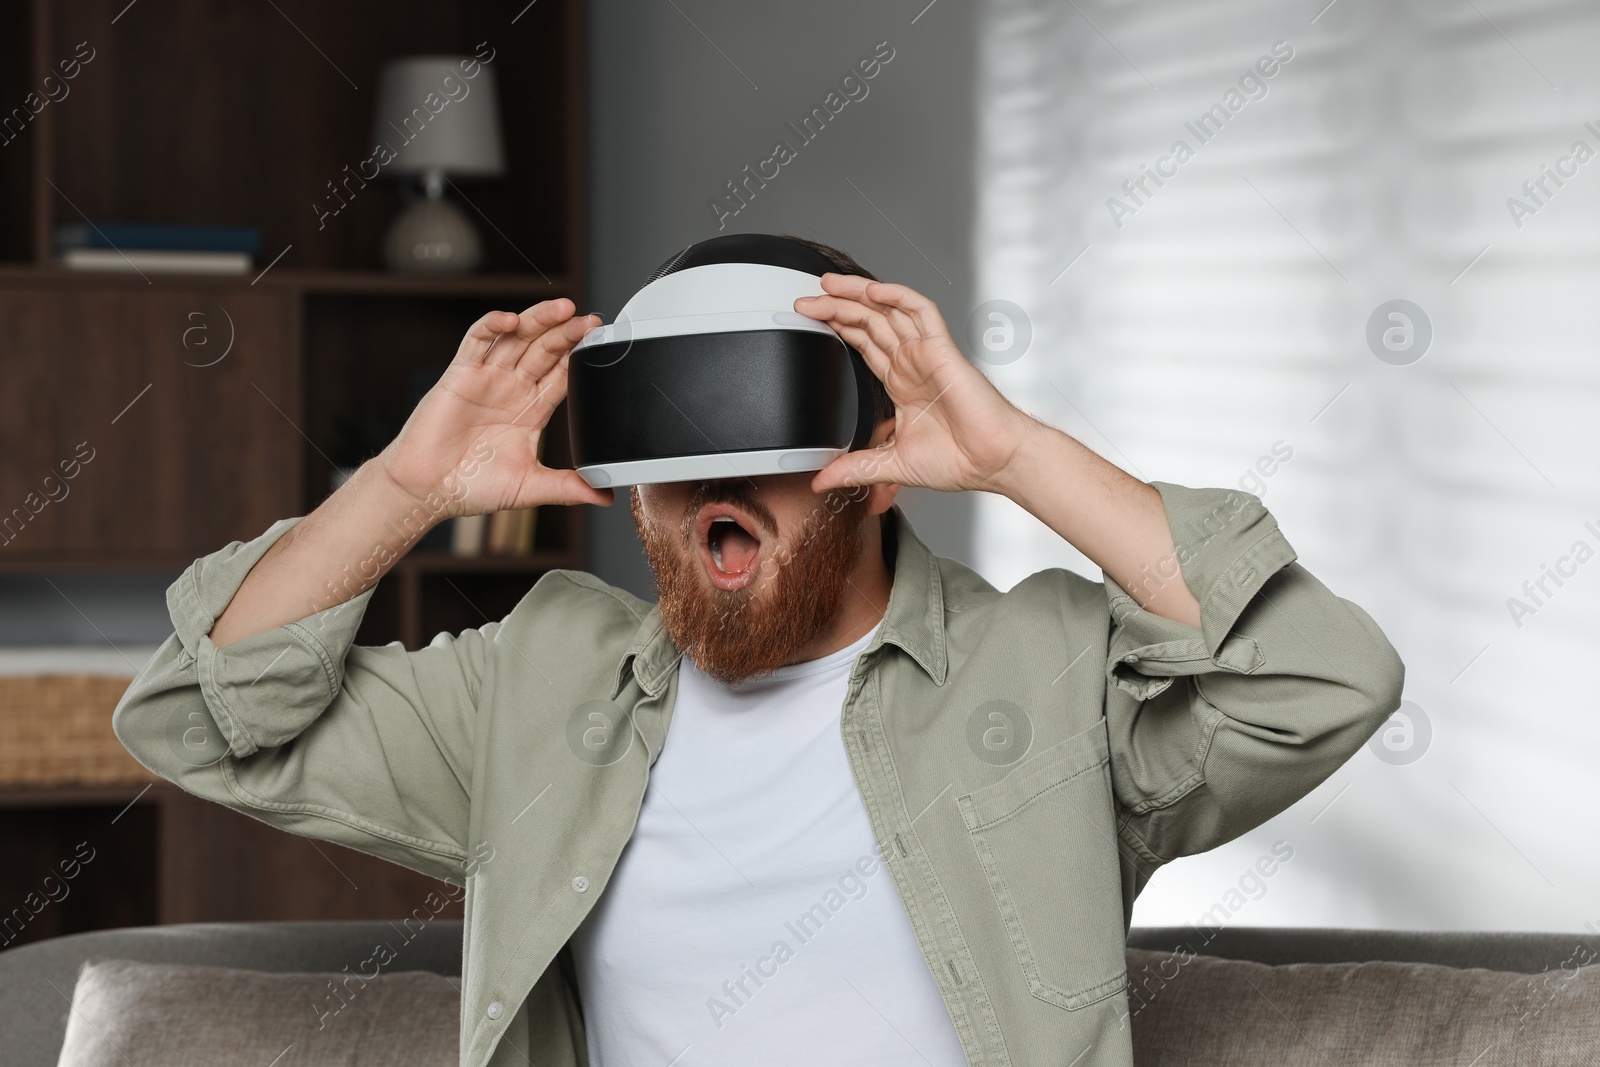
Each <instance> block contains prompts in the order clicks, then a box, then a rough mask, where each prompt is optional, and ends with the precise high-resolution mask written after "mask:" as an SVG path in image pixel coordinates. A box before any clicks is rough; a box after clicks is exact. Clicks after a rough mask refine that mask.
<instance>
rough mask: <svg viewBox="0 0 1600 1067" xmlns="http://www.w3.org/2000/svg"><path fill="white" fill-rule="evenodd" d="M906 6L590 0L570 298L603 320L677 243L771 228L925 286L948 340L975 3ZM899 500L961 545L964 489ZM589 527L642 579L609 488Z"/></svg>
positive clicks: (646, 577) (964, 549) (961, 309)
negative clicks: (578, 290)
mask: <svg viewBox="0 0 1600 1067" xmlns="http://www.w3.org/2000/svg"><path fill="white" fill-rule="evenodd" d="M925 3H926V0H912V2H910V3H896V4H892V5H879V4H874V5H860V4H851V3H842V2H837V0H832V2H825V3H813V4H795V5H781V6H779V5H770V6H769V5H751V4H739V3H731V2H726V0H710V2H704V0H703V2H692V0H679V2H676V3H665V4H638V3H624V2H621V0H596V2H595V3H593V4H591V7H590V14H589V18H590V26H589V33H590V57H591V67H590V83H589V84H590V114H589V130H590V137H591V145H590V152H591V155H590V174H591V176H592V178H591V186H590V190H589V232H590V234H591V243H590V249H589V254H590V262H591V267H590V272H591V273H590V278H589V291H590V293H591V294H592V301H591V303H592V305H593V306H592V307H590V308H587V309H583V310H592V311H595V312H598V313H599V314H600V315H601V316H603V317H604V318H605V320H606V321H607V322H610V321H611V320H612V319H613V317H614V316H615V315H616V313H617V310H618V309H619V308H620V307H621V306H622V304H623V302H624V301H626V300H627V298H628V297H629V296H630V295H632V293H633V292H634V290H636V289H637V288H638V287H639V286H640V285H642V284H643V283H644V281H645V279H646V278H647V277H648V275H649V272H650V271H652V270H654V269H655V268H656V267H657V266H658V265H659V264H660V263H661V262H662V261H664V260H665V259H667V258H668V257H669V256H671V255H672V254H673V253H675V252H677V251H678V250H679V249H681V248H683V247H684V246H685V245H689V244H692V243H694V242H696V241H702V240H705V239H706V238H708V237H714V236H716V235H717V234H718V233H719V232H720V233H736V232H762V233H779V232H784V233H796V234H800V235H802V236H806V237H810V238H812V239H814V240H818V241H823V242H826V243H828V244H831V245H835V246H837V247H839V248H842V249H844V250H845V251H847V252H849V253H850V254H852V255H853V256H855V258H856V259H857V260H858V261H859V262H860V263H861V264H862V265H863V266H864V267H866V268H867V269H868V270H870V271H872V272H873V273H874V274H876V275H878V276H879V277H880V278H883V279H885V280H888V281H896V282H901V283H904V284H906V285H909V286H911V287H912V288H913V289H916V290H918V291H919V292H922V293H925V294H926V295H928V296H929V297H930V298H932V299H933V300H935V301H937V302H938V304H939V307H940V309H941V311H942V312H943V314H944V318H945V321H946V322H947V323H948V324H949V325H950V327H951V329H952V331H954V332H956V334H957V336H958V337H959V336H960V332H961V329H962V324H963V323H964V322H965V320H966V316H967V312H968V310H969V309H970V307H971V304H972V295H971V291H972V277H973V269H972V220H973V202H974V200H973V177H974V173H975V171H976V167H975V159H974V153H975V150H976V139H975V133H974V107H973V93H972V86H973V76H974V66H975V61H976V43H975V42H976V28H975V16H974V12H973V9H972V8H971V7H970V6H967V5H962V4H958V3H955V2H953V0H941V2H937V3H935V4H933V5H932V6H931V7H928V8H926V9H924V8H925ZM919 13H920V14H919ZM913 20H915V21H914V22H913ZM883 41H887V42H888V43H889V46H890V47H892V48H893V49H894V53H893V58H891V59H890V60H889V61H888V62H887V63H885V64H883V65H882V66H881V69H880V70H879V71H878V73H877V75H876V76H875V77H873V78H872V79H871V80H867V81H864V82H863V84H864V85H865V87H866V89H867V92H866V94H865V96H862V95H861V91H860V89H859V88H855V87H854V86H852V87H851V91H852V92H853V94H854V95H855V96H857V97H860V99H857V100H853V101H850V102H849V103H846V104H845V105H844V106H843V107H842V109H840V111H839V113H838V114H837V115H834V116H832V118H831V120H830V121H829V122H828V123H827V124H826V126H825V127H823V128H822V130H821V132H820V133H818V134H817V135H816V136H815V137H814V139H813V140H811V141H810V142H804V141H802V139H801V138H800V137H799V136H798V135H797V134H796V133H795V131H794V130H793V129H791V128H790V127H789V123H790V122H793V123H794V124H795V125H796V126H799V125H800V120H801V119H802V118H803V117H804V116H805V115H807V114H809V113H810V112H811V110H812V109H813V108H816V107H821V106H823V103H824V98H825V97H827V95H828V94H829V92H830V91H836V90H838V86H839V82H840V79H841V78H843V77H844V76H845V75H846V74H847V73H850V72H851V71H852V70H853V68H854V67H855V65H856V63H857V61H858V60H860V59H863V58H866V57H869V56H871V55H872V54H873V51H874V49H875V48H876V47H877V45H878V44H879V43H880V42H883ZM887 51H888V50H887V49H885V50H884V52H885V54H887ZM840 96H841V97H843V96H844V94H843V93H842V92H841V93H840ZM835 106H837V104H835ZM825 110H826V109H825ZM780 140H781V141H786V142H788V144H789V145H790V146H791V148H792V149H793V150H794V153H795V155H794V158H793V159H792V160H791V161H790V162H788V163H787V164H784V165H783V166H782V167H781V168H780V170H779V173H778V175H777V177H776V178H774V179H772V180H771V181H769V182H767V183H766V185H765V187H764V188H759V187H757V188H756V191H755V193H754V195H753V196H751V197H750V198H749V202H748V204H747V205H746V206H745V207H743V208H742V209H741V210H740V211H739V212H738V214H737V215H733V216H731V217H728V218H726V219H724V220H723V228H722V229H720V230H719V228H718V220H717V216H716V214H715V213H714V212H713V211H712V209H711V208H710V207H709V206H708V204H709V202H710V201H712V200H713V199H714V198H718V197H719V196H725V195H726V193H727V190H726V183H727V182H729V181H731V180H734V179H736V178H743V177H744V175H743V174H742V171H743V168H744V167H745V166H746V165H749V166H750V167H751V170H752V172H754V169H755V167H756V165H757V164H758V163H760V162H762V161H764V160H766V159H768V158H769V157H771V156H772V155H773V150H774V146H775V144H776V143H777V142H778V141H780ZM767 170H768V173H771V168H770V167H768V168H767ZM901 500H902V501H903V503H904V506H905V509H906V512H907V514H908V515H909V516H910V518H911V521H912V524H913V525H914V526H915V528H916V530H917V533H918V535H919V536H921V537H922V538H923V539H924V540H925V541H927V542H928V544H929V545H930V546H931V547H932V548H933V549H934V551H936V552H940V553H942V554H945V555H950V556H954V557H956V558H958V559H963V560H967V559H970V555H971V547H972V546H971V537H972V535H971V500H970V498H967V497H964V496H952V495H949V494H942V493H929V492H926V491H924V490H909V491H906V492H903V493H902V494H901ZM590 529H591V536H590V552H591V568H592V569H593V570H594V571H595V573H597V574H598V575H600V576H601V577H602V578H604V579H606V580H607V581H610V582H614V583H616V584H618V585H622V586H625V587H627V588H629V589H632V590H633V591H634V592H636V593H638V594H639V595H641V596H647V595H650V591H651V585H652V583H651V579H650V573H649V569H648V567H647V566H646V564H645V561H644V557H643V555H642V552H641V550H640V548H639V543H638V537H637V535H636V533H635V530H634V526H633V520H632V518H631V517H630V516H629V514H628V505H627V499H626V497H625V496H623V495H622V494H619V495H618V500H617V502H616V503H614V504H613V505H612V506H611V507H610V508H607V509H594V510H593V512H592V522H591V525H590Z"/></svg>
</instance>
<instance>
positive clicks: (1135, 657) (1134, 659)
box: [1122, 652, 1139, 663]
mask: <svg viewBox="0 0 1600 1067" xmlns="http://www.w3.org/2000/svg"><path fill="white" fill-rule="evenodd" d="M1122 662H1124V663H1138V662H1139V654H1138V653H1137V652H1129V653H1128V654H1127V655H1126V656H1123V657H1122Z"/></svg>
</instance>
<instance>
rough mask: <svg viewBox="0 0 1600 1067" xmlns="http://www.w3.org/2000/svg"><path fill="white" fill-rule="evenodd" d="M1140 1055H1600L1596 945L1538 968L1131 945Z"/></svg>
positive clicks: (1557, 1059)
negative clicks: (1288, 957)
mask: <svg viewBox="0 0 1600 1067" xmlns="http://www.w3.org/2000/svg"><path fill="white" fill-rule="evenodd" d="M1127 955H1128V1015H1129V1019H1128V1020H1125V1021H1127V1022H1129V1023H1130V1024H1131V1025H1132V1027H1133V1050H1134V1061H1135V1062H1136V1063H1138V1064H1139V1065H1140V1067H1166V1065H1178V1064H1183V1065H1188V1064H1201V1063H1205V1064H1211V1063H1216V1064H1224V1063H1225V1064H1229V1065H1230V1067H1257V1065H1259V1067H1301V1065H1306V1067H1330V1065H1337V1067H1344V1065H1346V1064H1362V1065H1364V1067H1390V1065H1394V1067H1401V1065H1404V1067H1414V1065H1427V1064H1440V1065H1445V1064H1449V1065H1452V1067H1468V1065H1471V1067H1505V1065H1510V1064H1516V1065H1518V1067H1557V1065H1569V1064H1572V1065H1576V1064H1594V1063H1597V1062H1600V967H1584V966H1582V964H1584V963H1587V962H1589V960H1590V959H1593V958H1594V956H1593V954H1592V953H1587V954H1575V955H1573V956H1569V957H1568V958H1566V959H1565V960H1552V961H1551V966H1550V968H1549V969H1548V970H1546V971H1544V972H1542V973H1540V974H1514V973H1510V972H1505V971H1489V970H1484V969H1483V968H1480V967H1471V968H1455V967H1442V966H1439V965H1437V964H1431V963H1389V962H1381V963H1290V964H1282V965H1279V966H1268V965H1267V964H1262V963H1255V962H1252V961H1248V960H1228V959H1221V958H1219V957H1216V956H1201V955H1195V954H1194V953H1192V952H1189V951H1187V950H1180V951H1176V952H1152V951H1147V950H1144V949H1134V948H1130V949H1128V953H1127Z"/></svg>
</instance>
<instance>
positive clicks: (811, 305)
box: [795, 296, 903, 378]
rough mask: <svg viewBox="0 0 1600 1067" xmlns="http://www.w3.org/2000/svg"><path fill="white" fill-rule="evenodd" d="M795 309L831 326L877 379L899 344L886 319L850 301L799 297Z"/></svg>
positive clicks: (836, 298) (825, 297) (886, 367)
mask: <svg viewBox="0 0 1600 1067" xmlns="http://www.w3.org/2000/svg"><path fill="white" fill-rule="evenodd" d="M795 306H796V310H798V311H800V312H802V313H803V314H805V315H808V316H810V317H812V318H817V319H821V320H822V321H824V322H826V323H827V324H828V325H829V326H831V327H833V329H834V331H835V332H836V333H838V334H839V336H841V337H843V338H844V339H845V340H846V341H848V342H849V343H850V344H851V345H852V346H853V347H854V348H856V349H857V350H858V351H859V352H860V353H861V354H862V356H864V357H865V358H866V360H867V365H868V366H870V367H871V368H872V370H873V373H875V374H877V375H878V377H880V378H882V377H883V376H884V374H885V373H886V372H887V370H888V367H889V362H890V357H891V356H892V355H893V354H894V353H895V352H897V351H898V350H899V349H900V346H901V344H902V343H903V342H902V340H901V338H900V335H899V334H897V333H896V332H895V330H894V327H893V326H892V325H890V323H889V320H888V319H887V318H885V317H884V316H883V315H881V314H879V313H878V312H877V311H874V310H873V309H871V308H869V307H867V306H866V305H864V304H860V303H857V302H856V301H854V300H846V299H843V298H840V297H835V296H814V297H802V298H801V300H798V301H796V302H795Z"/></svg>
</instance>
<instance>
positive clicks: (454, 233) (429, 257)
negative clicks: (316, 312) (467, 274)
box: [372, 56, 506, 274]
mask: <svg viewBox="0 0 1600 1067" xmlns="http://www.w3.org/2000/svg"><path fill="white" fill-rule="evenodd" d="M469 70H471V71H474V73H473V74H472V75H471V76H470V77H469V76H468V75H467V74H466V73H465V72H466V71H469ZM372 138H373V143H374V144H375V145H380V146H381V145H388V146H389V147H390V148H391V149H392V150H393V153H394V156H393V158H392V159H389V160H388V162H386V163H384V164H383V165H382V167H381V172H382V173H385V174H389V175H393V176H399V177H410V176H413V175H416V176H420V177H421V178H422V188H423V193H424V197H423V198H422V199H420V200H414V201H413V202H412V203H411V204H410V205H408V206H407V207H406V209H405V210H404V211H402V212H401V213H400V215H399V217H397V218H396V219H395V220H394V223H393V224H392V225H391V226H390V227H389V232H388V234H387V235H386V236H385V238H384V245H383V258H384V261H385V262H386V263H387V264H388V265H389V267H390V268H391V269H393V270H397V271H411V272H423V273H439V274H454V273H461V272H464V271H470V270H474V269H475V268H477V266H478V265H479V264H480V263H481V262H482V260H483V245H482V243H481V242H480V241H479V240H478V233H477V230H476V229H475V228H474V227H473V225H472V223H471V221H470V220H469V219H468V218H467V216H466V215H465V214H464V213H463V212H462V211H461V209H460V208H458V207H456V206H455V205H454V204H452V203H451V202H450V201H449V200H447V199H445V197H444V186H445V178H446V177H447V176H452V177H458V178H493V177H496V176H498V175H501V174H504V173H505V169H506V165H505V152H504V149H503V146H502V144H501V138H500V106H499V101H498V100H497V99H496V94H495V80H494V71H493V70H492V69H491V68H490V67H489V66H487V65H486V64H483V63H480V62H479V61H478V60H476V59H474V58H473V57H471V56H410V57H407V58H404V59H396V60H392V61H390V62H389V63H386V64H385V65H384V67H383V73H382V77H381V79H380V85H379V90H378V108H377V111H376V113H375V114H374V116H373V122H372Z"/></svg>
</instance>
